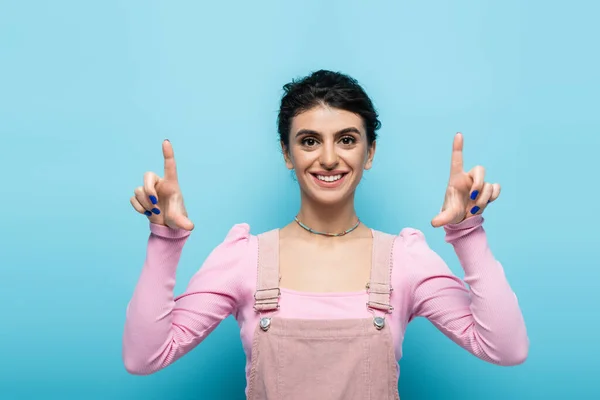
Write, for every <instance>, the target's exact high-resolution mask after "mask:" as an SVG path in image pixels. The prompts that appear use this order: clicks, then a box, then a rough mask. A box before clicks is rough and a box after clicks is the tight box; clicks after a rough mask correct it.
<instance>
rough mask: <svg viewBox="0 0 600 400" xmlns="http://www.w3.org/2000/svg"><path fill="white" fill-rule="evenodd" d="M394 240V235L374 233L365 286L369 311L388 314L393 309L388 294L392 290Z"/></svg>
mask: <svg viewBox="0 0 600 400" xmlns="http://www.w3.org/2000/svg"><path fill="white" fill-rule="evenodd" d="M395 238H396V237H395V236H394V235H390V234H387V233H383V232H378V231H374V237H373V261H372V265H371V281H370V282H369V283H368V284H367V292H368V293H369V302H368V303H367V307H368V308H369V309H370V310H372V309H376V310H380V311H385V312H386V313H389V314H391V312H392V310H393V309H394V308H393V307H392V306H391V304H390V294H391V292H392V290H393V288H392V285H391V277H392V252H393V246H394V239H395Z"/></svg>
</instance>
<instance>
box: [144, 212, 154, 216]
mask: <svg viewBox="0 0 600 400" xmlns="http://www.w3.org/2000/svg"><path fill="white" fill-rule="evenodd" d="M144 214H146V217H150V216H152V213H151V212H150V211H144Z"/></svg>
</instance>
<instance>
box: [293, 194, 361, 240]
mask: <svg viewBox="0 0 600 400" xmlns="http://www.w3.org/2000/svg"><path fill="white" fill-rule="evenodd" d="M298 219H299V220H300V222H302V223H303V224H304V225H306V226H308V227H309V228H311V229H313V230H315V231H319V232H327V233H340V232H343V231H345V230H347V229H350V228H352V227H353V226H354V225H355V224H356V221H357V220H358V218H357V216H356V211H355V209H354V198H351V199H349V200H348V201H346V202H344V203H341V204H340V203H338V204H331V205H323V204H321V203H319V204H315V202H314V201H312V200H311V199H308V198H306V197H304V196H303V198H302V205H301V206H300V212H298Z"/></svg>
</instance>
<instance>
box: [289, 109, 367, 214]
mask: <svg viewBox="0 0 600 400" xmlns="http://www.w3.org/2000/svg"><path fill="white" fill-rule="evenodd" d="M282 146H283V145H282ZM283 153H284V157H285V162H286V166H287V167H288V168H289V169H294V170H295V171H296V176H297V179H298V183H299V184H300V189H301V191H302V193H303V195H306V196H309V197H310V198H312V199H314V200H317V201H319V202H322V203H327V204H334V203H337V202H340V201H343V200H345V199H347V198H348V197H350V196H352V195H353V194H354V191H355V189H356V187H357V186H358V183H359V182H360V180H361V178H362V174H363V171H364V170H366V169H369V168H371V165H372V162H373V156H374V155H375V143H373V144H372V145H371V146H369V145H368V143H367V134H366V131H365V128H364V124H363V121H362V118H361V117H360V116H359V115H356V114H353V113H351V112H349V111H345V110H340V109H337V108H330V107H326V106H317V107H314V108H312V109H310V110H308V111H305V112H303V113H302V114H299V115H297V116H296V117H294V118H293V120H292V125H291V129H290V138H289V148H288V149H286V148H285V147H284V148H283Z"/></svg>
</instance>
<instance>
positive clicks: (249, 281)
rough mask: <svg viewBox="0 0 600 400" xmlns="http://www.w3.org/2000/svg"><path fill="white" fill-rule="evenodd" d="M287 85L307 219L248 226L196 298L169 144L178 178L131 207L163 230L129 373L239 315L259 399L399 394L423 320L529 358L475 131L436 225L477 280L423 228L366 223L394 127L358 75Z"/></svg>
mask: <svg viewBox="0 0 600 400" xmlns="http://www.w3.org/2000/svg"><path fill="white" fill-rule="evenodd" d="M284 90H285V94H284V96H283V98H282V101H281V108H280V113H279V118H278V127H279V135H280V141H281V147H282V150H283V156H284V160H285V164H286V166H287V168H289V169H292V170H294V171H295V174H296V177H297V180H298V184H299V186H300V193H301V205H300V209H299V211H298V214H297V215H296V216H295V218H293V220H292V221H290V223H289V224H287V225H286V226H284V227H282V228H278V229H273V230H271V231H268V232H263V233H260V234H253V233H251V231H250V227H249V226H248V225H247V224H241V225H236V226H234V227H233V228H232V229H231V231H230V232H229V234H228V235H227V237H226V238H225V240H224V241H223V243H222V244H220V245H219V246H218V247H217V248H216V249H215V250H214V251H213V252H212V253H211V255H210V256H209V257H208V259H207V260H206V261H205V262H204V264H203V266H202V268H200V270H199V271H198V272H197V273H196V274H195V275H194V277H193V278H192V280H191V281H190V282H189V285H188V287H187V289H186V291H185V293H183V294H182V295H179V296H177V297H175V296H174V294H173V287H174V281H175V275H176V269H177V264H178V261H179V258H180V255H181V252H182V250H183V247H184V244H185V242H186V241H187V238H188V237H189V235H190V233H191V231H192V229H194V224H193V223H192V221H191V220H190V219H189V217H188V214H187V211H186V209H185V205H184V202H183V195H182V191H181V187H180V186H179V181H178V178H177V171H176V165H175V156H174V152H173V147H172V146H171V143H170V142H168V141H165V142H163V155H164V175H163V176H162V177H161V176H158V175H157V174H155V173H152V172H148V173H146V175H145V177H144V184H143V186H140V187H138V188H136V189H135V190H134V196H133V197H131V199H130V201H131V204H132V205H133V207H134V208H135V210H137V211H138V212H139V213H141V214H145V215H146V216H147V217H148V219H149V222H150V231H151V235H150V238H149V242H148V249H147V258H146V262H145V264H144V268H143V271H142V274H141V276H140V278H139V281H138V284H137V286H136V289H135V291H134V294H133V297H132V299H131V301H130V303H129V306H128V309H127V320H126V323H125V331H124V337H123V360H124V363H125V367H126V369H127V370H128V371H129V372H131V373H133V374H150V373H153V372H155V371H158V370H160V369H162V368H165V367H166V366H168V365H170V364H171V363H173V362H174V361H175V360H177V359H178V358H180V357H181V356H183V355H184V354H186V353H187V352H189V351H190V350H191V349H193V348H194V347H195V346H196V345H198V344H199V343H200V342H202V341H203V339H205V338H206V337H207V335H208V334H209V333H210V332H212V331H213V330H214V329H215V328H216V326H217V325H218V324H219V323H220V322H221V321H222V320H223V319H225V318H226V317H227V316H229V315H234V316H235V318H236V320H237V321H238V324H239V327H240V334H241V339H242V344H243V347H244V351H245V353H246V378H247V387H246V394H247V397H248V398H249V399H286V400H288V399H289V400H293V399H308V398H318V399H323V400H328V399H361V400H362V399H371V398H373V399H398V398H399V394H398V378H399V367H398V361H399V360H400V358H401V356H402V341H403V338H404V332H405V330H406V327H407V324H408V323H409V322H410V321H412V320H413V319H414V318H416V317H419V316H422V317H425V318H427V319H429V320H430V321H431V322H432V323H433V324H434V325H435V326H436V327H437V328H438V329H439V330H440V331H441V332H443V333H444V334H445V335H446V336H448V337H449V338H450V339H452V340H453V341H454V342H455V343H457V344H459V345H460V346H461V347H463V348H464V349H465V350H467V351H469V352H471V353H472V354H474V355H475V356H477V357H479V358H481V359H482V360H485V361H488V362H490V363H493V364H497V365H515V364H519V363H522V362H524V361H525V359H526V357H527V354H528V347H529V341H528V337H527V332H526V328H525V323H524V321H523V317H522V314H521V310H520V308H519V305H518V303H517V298H516V296H515V294H514V293H513V291H512V289H511V287H510V285H509V283H508V281H507V280H506V277H505V274H504V270H503V268H502V266H501V265H500V263H499V262H498V261H497V260H496V259H495V258H494V256H493V254H492V252H491V250H490V248H489V246H488V242H487V238H486V233H485V231H484V229H483V218H482V216H481V213H482V212H483V211H484V209H485V208H486V206H487V205H488V204H489V203H491V202H493V201H494V200H496V199H497V198H498V196H499V194H500V186H499V185H498V184H491V183H488V182H485V180H484V178H485V176H484V175H485V172H484V169H483V167H481V166H477V167H474V168H473V169H471V170H470V171H468V172H465V171H464V170H463V157H462V149H463V137H462V135H461V134H457V135H456V136H455V138H454V143H453V148H452V157H451V160H452V163H451V171H450V178H449V181H448V186H447V188H446V197H445V201H444V203H443V206H442V210H441V212H440V214H439V215H437V216H435V217H434V218H433V219H432V221H431V223H432V225H433V226H440V227H441V226H443V227H444V229H445V232H446V240H447V241H448V242H449V243H451V244H452V246H453V247H454V249H455V251H456V254H457V256H458V258H459V260H460V262H461V265H462V266H463V268H464V270H465V278H464V281H463V280H461V279H459V278H458V277H456V276H455V275H453V274H452V272H451V271H450V269H449V268H448V266H447V265H446V264H445V263H444V261H443V260H442V259H441V258H440V257H439V256H438V255H437V254H436V253H434V252H433V251H432V250H431V249H430V248H429V247H428V245H427V242H426V241H425V238H424V236H423V234H422V233H421V232H420V231H418V230H416V229H413V228H409V227H405V228H403V229H399V232H400V233H399V234H389V233H384V232H380V231H377V230H375V229H371V228H369V227H367V226H365V225H364V224H363V223H362V222H361V221H360V219H359V218H358V216H357V214H356V211H355V207H354V197H355V191H356V187H357V186H358V184H359V183H360V181H361V179H362V175H363V172H364V171H365V170H367V169H369V168H371V166H372V162H373V158H374V156H375V149H376V139H377V135H376V131H377V129H378V128H379V126H380V122H379V120H378V116H377V112H376V111H375V109H374V107H373V104H372V102H371V100H370V99H369V97H368V96H367V95H366V93H365V92H364V90H363V89H362V88H361V87H360V85H359V84H358V83H357V82H356V80H354V79H352V78H350V77H348V76H346V75H344V74H341V73H337V72H331V71H317V72H315V73H313V74H311V75H309V76H307V77H305V78H303V79H301V80H299V81H295V82H292V83H289V84H287V85H285V86H284ZM465 283H467V284H469V288H467V287H466V285H465ZM349 349H350V350H351V351H348V350H349Z"/></svg>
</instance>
